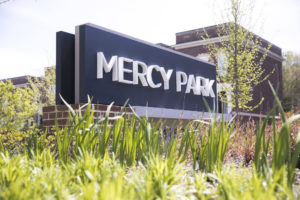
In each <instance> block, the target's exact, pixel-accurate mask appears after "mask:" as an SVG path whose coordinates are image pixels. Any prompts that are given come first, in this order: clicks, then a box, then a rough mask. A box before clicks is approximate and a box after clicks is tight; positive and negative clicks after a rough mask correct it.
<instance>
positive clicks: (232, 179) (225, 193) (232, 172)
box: [209, 168, 294, 199]
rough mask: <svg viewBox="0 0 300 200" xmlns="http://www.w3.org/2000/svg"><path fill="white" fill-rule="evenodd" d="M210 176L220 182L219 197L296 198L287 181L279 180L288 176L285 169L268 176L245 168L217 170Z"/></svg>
mask: <svg viewBox="0 0 300 200" xmlns="http://www.w3.org/2000/svg"><path fill="white" fill-rule="evenodd" d="M209 177H211V178H212V179H215V180H216V182H217V184H218V189H217V194H218V198H217V199H294V196H293V192H292V190H291V189H290V188H289V187H288V184H287V182H286V181H281V182H279V180H284V179H283V177H286V173H285V170H283V169H281V170H280V171H276V173H274V176H269V177H267V178H263V177H262V176H260V175H259V174H257V173H256V171H254V172H251V171H250V170H249V169H245V168H240V169H235V168H231V169H226V170H223V171H218V170H217V171H216V175H215V176H209Z"/></svg>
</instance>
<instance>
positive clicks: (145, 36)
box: [0, 0, 300, 79]
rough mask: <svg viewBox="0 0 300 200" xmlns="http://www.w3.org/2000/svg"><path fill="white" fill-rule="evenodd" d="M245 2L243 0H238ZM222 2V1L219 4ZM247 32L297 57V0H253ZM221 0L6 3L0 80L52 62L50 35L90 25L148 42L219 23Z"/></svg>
mask: <svg viewBox="0 0 300 200" xmlns="http://www.w3.org/2000/svg"><path fill="white" fill-rule="evenodd" d="M2 1H3V0H0V2H2ZM244 1H245V0H244ZM225 4H226V3H225ZM255 5H256V9H255V11H254V12H253V16H252V17H251V18H250V17H247V18H245V19H246V21H247V19H252V22H251V23H249V24H250V25H249V28H251V30H253V31H254V32H255V33H257V34H259V35H260V36H262V37H264V38H265V39H267V40H268V41H270V42H272V43H274V44H275V45H277V46H279V47H281V48H282V50H283V51H288V50H291V51H295V52H298V53H300V37H299V36H300V1H299V0H256V4H255ZM224 8H226V6H224V1H222V0H215V1H212V0H185V1H182V0H151V1H144V0H126V1H124V0H11V1H9V2H8V3H4V4H0V79H2V78H9V77H14V76H21V75H41V74H42V73H43V69H44V67H46V66H49V65H54V64H55V33H56V32H57V31H60V30H63V31H67V32H70V33H74V32H75V26H76V25H80V24H83V23H94V24H97V25H100V26H103V27H106V28H109V29H112V30H115V31H119V32H122V33H124V34H127V35H130V36H133V37H137V38H139V39H142V40H145V41H148V42H152V43H159V42H162V43H165V44H170V45H171V44H174V43H175V33H176V32H180V31H185V30H190V29H195V28H200V27H204V26H209V25H213V24H216V23H220V22H222V21H224V18H223V17H221V15H222V14H224V13H223V11H224V10H225V9H224Z"/></svg>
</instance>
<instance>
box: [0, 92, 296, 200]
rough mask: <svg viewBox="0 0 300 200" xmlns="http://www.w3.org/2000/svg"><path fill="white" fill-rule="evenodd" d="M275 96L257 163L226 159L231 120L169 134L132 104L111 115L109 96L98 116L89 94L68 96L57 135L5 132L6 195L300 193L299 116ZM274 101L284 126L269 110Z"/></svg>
mask: <svg viewBox="0 0 300 200" xmlns="http://www.w3.org/2000/svg"><path fill="white" fill-rule="evenodd" d="M275 100H276V107H274V109H273V110H272V111H271V112H270V113H269V115H268V117H269V119H270V120H271V122H272V124H273V140H272V141H271V140H270V139H268V138H266V127H267V125H268V120H269V119H266V120H264V122H263V123H262V124H261V125H259V124H258V125H257V129H256V141H255V153H254V154H255V155H254V161H253V165H252V168H244V167H240V168H236V167H234V166H230V165H225V164H224V160H225V155H226V153H227V152H228V144H229V141H230V139H231V136H232V135H233V133H234V132H235V129H234V128H235V127H234V123H233V122H225V121H224V119H221V120H216V118H214V119H212V120H210V121H208V122H203V121H200V120H196V121H193V122H190V123H189V124H187V125H186V126H185V127H184V128H183V129H182V128H180V129H179V128H178V130H177V134H172V135H171V137H170V139H168V140H166V139H165V135H164V129H163V126H162V123H161V122H160V121H158V122H155V123H154V122H152V121H151V120H149V119H148V118H147V117H139V116H138V115H136V113H134V111H133V114H132V115H128V114H127V113H125V112H123V111H121V112H120V114H119V115H118V116H115V117H109V113H110V109H111V107H112V104H111V105H110V106H108V109H107V112H106V114H105V116H103V117H101V118H99V119H94V110H93V107H92V104H91V103H90V102H89V103H87V104H86V105H83V106H82V107H80V108H79V110H77V111H76V110H73V109H72V107H71V106H70V105H68V104H67V103H66V105H67V106H68V107H69V109H70V112H69V115H70V116H69V121H68V122H67V124H66V126H65V128H63V129H59V128H58V126H56V131H55V133H54V135H50V136H49V135H47V132H46V133H41V134H37V130H30V131H28V132H26V133H22V134H21V133H15V134H11V135H1V137H0V199H297V198H300V196H299V194H298V193H297V191H298V190H299V189H300V187H299V185H295V184H293V183H294V178H295V167H296V162H297V158H298V155H299V151H300V136H299V135H298V138H297V141H296V143H295V146H294V147H293V149H291V146H290V145H291V141H290V138H289V137H290V129H289V126H290V124H291V123H292V122H293V121H295V120H297V119H299V118H300V116H299V115H295V116H292V117H291V118H289V119H286V117H285V115H284V113H283V111H282V108H281V105H280V102H279V100H278V99H277V97H276V95H275ZM276 108H279V110H280V114H281V118H282V123H283V124H282V127H280V128H276V126H275V118H274V117H273V118H271V117H272V115H274V111H275V109H276ZM83 110H85V112H84V113H82V111H83ZM122 110H125V109H122ZM171 130H172V129H171ZM253 131H254V130H253ZM171 132H172V131H171ZM24 135H25V136H24ZM270 148H271V149H272V152H273V154H272V156H271V157H270V156H269V153H270ZM268 156H269V157H270V159H268Z"/></svg>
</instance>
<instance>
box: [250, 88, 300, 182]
mask: <svg viewBox="0 0 300 200" xmlns="http://www.w3.org/2000/svg"><path fill="white" fill-rule="evenodd" d="M270 87H271V89H272V91H273V94H274V96H275V102H276V104H275V105H274V107H273V109H272V110H271V111H270V112H269V114H268V116H267V118H266V119H265V120H264V122H263V125H262V126H261V127H260V128H258V129H257V130H258V132H257V134H256V143H255V157H254V162H255V169H256V170H257V171H258V173H262V174H263V176H264V177H267V176H268V175H270V174H268V173H270V170H269V164H268V161H267V154H268V149H269V140H268V141H267V142H266V141H265V128H266V124H267V123H268V120H269V116H270V115H271V114H273V119H272V125H273V146H272V147H273V155H272V160H271V163H270V165H271V169H272V171H271V173H272V175H275V174H276V173H277V172H278V171H280V170H282V169H284V170H286V171H287V181H288V185H289V186H290V187H291V186H292V184H293V182H294V178H295V168H296V165H297V161H298V158H299V154H300V134H299V133H298V137H297V139H296V144H295V146H294V151H293V153H291V142H290V125H291V123H292V122H293V121H295V120H298V119H300V114H298V115H294V116H292V117H290V118H289V119H286V116H285V113H284V111H283V108H282V106H281V103H280V100H279V98H278V96H277V95H276V93H275V90H274V88H273V87H272V85H271V84H270ZM276 107H278V108H279V112H280V115H281V119H282V122H283V125H282V127H281V129H280V130H279V131H278V132H277V130H276V126H275V117H274V113H275V109H276Z"/></svg>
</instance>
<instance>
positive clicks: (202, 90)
mask: <svg viewBox="0 0 300 200" xmlns="http://www.w3.org/2000/svg"><path fill="white" fill-rule="evenodd" d="M125 63H130V64H131V66H132V68H131V69H128V68H124V65H125ZM153 70H155V71H157V72H159V73H160V74H161V77H162V82H159V83H154V82H153V79H152V72H153ZM103 72H105V73H110V72H111V73H112V81H118V82H120V83H125V84H131V85H138V84H139V82H140V83H141V84H142V86H144V87H151V88H160V87H162V86H163V88H164V90H169V88H170V85H169V82H170V78H171V76H172V74H173V70H172V69H169V70H167V71H166V70H165V69H164V68H163V67H160V66H158V65H150V66H149V67H148V66H147V65H146V64H145V63H144V62H141V61H136V60H132V59H129V58H125V57H118V56H112V57H111V59H110V61H109V62H107V60H106V59H105V57H104V54H103V52H98V53H97V79H102V78H103ZM124 73H128V74H132V80H126V79H125V78H124ZM214 82H215V81H214V80H209V79H207V78H203V77H201V76H194V75H192V74H189V75H187V74H186V73H185V72H181V71H176V91H177V92H181V91H182V87H183V86H185V85H186V88H185V93H191V91H192V92H193V94H194V95H202V96H210V97H215V94H214V91H213V88H212V86H213V84H214Z"/></svg>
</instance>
